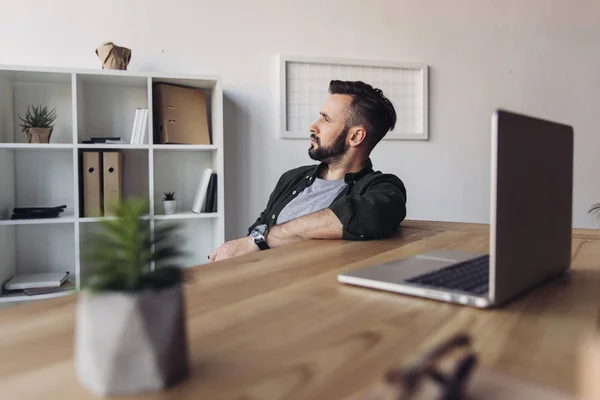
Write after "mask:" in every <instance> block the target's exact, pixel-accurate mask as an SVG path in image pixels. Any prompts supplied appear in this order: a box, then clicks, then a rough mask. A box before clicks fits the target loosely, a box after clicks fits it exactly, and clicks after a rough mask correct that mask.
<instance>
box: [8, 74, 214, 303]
mask: <svg viewBox="0 0 600 400" xmlns="http://www.w3.org/2000/svg"><path fill="white" fill-rule="evenodd" d="M159 82H161V83H162V82H164V83H172V84H178V85H183V86H188V87H195V88H200V89H202V90H203V91H204V92H205V93H206V95H207V103H208V107H207V108H208V110H207V112H208V116H209V129H210V133H211V136H212V144H210V145H181V144H179V145H169V144H158V143H156V144H155V143H154V142H155V139H154V129H153V121H152V118H150V119H149V121H148V133H147V135H146V139H145V142H144V143H143V144H141V145H130V144H84V143H82V142H83V141H85V140H88V139H90V138H92V137H96V136H119V137H121V138H122V139H123V140H124V141H125V142H128V141H129V139H130V135H131V130H132V126H133V120H134V116H135V109H136V108H138V107H143V108H148V109H149V110H150V115H152V110H153V99H152V88H153V85H154V84H156V83H159ZM38 104H41V105H46V106H48V107H49V108H56V112H57V119H56V121H55V127H54V130H53V132H52V136H51V138H50V143H49V144H29V143H27V137H26V134H25V133H23V132H21V128H20V126H19V123H20V120H19V118H18V117H19V115H20V116H24V115H25V113H26V110H27V107H28V106H29V105H38ZM89 150H99V151H103V150H118V151H120V152H122V153H123V160H124V171H123V172H124V177H123V197H124V198H128V197H138V198H145V199H147V201H148V203H149V210H148V215H147V216H146V217H145V219H147V221H148V224H150V227H151V228H152V229H154V227H155V226H156V225H157V224H161V223H165V222H168V221H174V222H177V223H179V224H180V225H181V226H182V234H183V235H184V237H185V239H186V242H185V243H184V250H186V251H187V254H188V255H187V256H186V257H185V258H183V259H181V260H180V261H181V263H182V264H183V265H185V266H193V265H199V264H203V263H206V262H208V259H207V255H208V254H210V252H211V251H212V250H213V249H214V248H216V247H217V246H218V245H220V244H221V243H222V242H223V241H224V239H225V232H224V231H225V219H224V218H225V213H224V189H223V188H224V184H223V183H224V181H223V165H224V162H223V160H224V154H223V89H222V80H221V78H220V77H218V76H189V75H173V74H159V73H150V72H149V73H143V72H133V71H112V70H74V69H61V68H35V67H21V66H2V65H0V283H1V284H4V282H6V281H7V280H8V279H10V278H11V277H12V276H13V275H14V274H16V273H27V272H46V271H69V272H70V275H71V278H70V279H71V280H72V282H73V283H74V284H75V287H76V288H77V289H79V288H80V287H81V286H80V285H81V282H82V280H83V279H85V277H86V273H87V272H89V268H90V267H89V266H88V265H86V263H85V262H84V261H83V260H82V257H81V255H82V254H83V253H84V251H85V249H84V247H85V243H86V238H87V237H88V236H89V234H90V233H92V232H94V231H96V230H97V229H98V228H99V227H100V225H99V223H98V222H99V221H101V220H103V219H104V218H112V217H83V216H82V213H81V209H82V204H80V190H81V187H80V186H81V185H80V183H79V182H80V175H81V160H80V154H81V152H83V151H89ZM204 168H211V169H213V170H214V171H215V172H217V210H218V211H217V212H215V213H202V214H195V213H192V212H191V207H192V202H193V198H194V195H195V192H196V188H197V186H198V182H199V180H200V178H201V175H202V172H203V169H204ZM167 191H175V193H176V197H177V208H178V210H177V212H176V213H175V214H172V215H165V214H164V211H163V206H162V196H163V193H164V192H167ZM58 205H66V209H65V211H64V212H63V213H62V214H61V216H60V217H59V218H53V219H36V220H11V219H10V216H11V213H12V210H13V208H14V207H28V206H58ZM64 294H65V293H57V294H50V295H39V296H28V295H25V294H23V295H19V294H0V303H12V302H22V301H28V300H37V299H44V298H50V297H56V296H61V295H64Z"/></svg>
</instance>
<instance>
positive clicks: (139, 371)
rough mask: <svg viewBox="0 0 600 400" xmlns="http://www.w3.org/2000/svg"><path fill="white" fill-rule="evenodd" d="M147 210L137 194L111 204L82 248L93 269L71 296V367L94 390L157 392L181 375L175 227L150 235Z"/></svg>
mask: <svg viewBox="0 0 600 400" xmlns="http://www.w3.org/2000/svg"><path fill="white" fill-rule="evenodd" d="M146 211H147V204H146V202H145V201H140V200H136V199H128V200H127V201H124V202H122V203H120V204H119V205H117V206H116V208H115V212H116V218H115V219H110V220H103V221H101V222H100V223H101V227H102V229H101V230H100V231H99V232H97V233H96V234H94V235H92V236H90V237H89V239H88V244H87V246H86V249H87V251H86V252H85V253H84V257H85V259H87V260H88V261H89V262H90V267H92V269H91V272H90V275H89V277H88V279H86V281H84V282H83V283H82V290H81V291H80V293H79V296H78V303H77V314H76V332H75V364H76V371H77V377H78V379H79V381H80V382H81V383H82V385H83V386H84V387H86V388H87V389H89V390H91V391H92V392H94V393H95V394H98V395H121V394H132V393H137V392H143V391H153V390H162V389H164V388H166V387H169V386H171V385H173V384H175V383H177V382H178V381H180V380H181V379H183V377H184V376H186V375H187V372H188V354H187V337H186V327H185V319H184V316H185V310H184V308H185V306H184V300H183V295H182V284H183V280H184V275H183V271H182V269H181V268H180V267H179V266H178V265H177V264H176V263H175V262H174V261H173V260H174V258H175V257H178V256H180V255H182V254H183V252H182V251H181V250H180V248H179V246H181V244H180V243H181V237H179V235H178V233H177V230H178V225H176V224H172V223H169V224H165V223H164V222H163V223H161V224H157V225H156V226H155V228H154V232H153V235H152V234H151V229H150V225H149V223H148V221H146V220H144V219H143V218H142V217H143V216H144V215H145V213H146ZM152 263H154V268H152Z"/></svg>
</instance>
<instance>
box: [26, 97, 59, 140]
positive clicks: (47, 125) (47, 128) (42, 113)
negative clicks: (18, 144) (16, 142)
mask: <svg viewBox="0 0 600 400" xmlns="http://www.w3.org/2000/svg"><path fill="white" fill-rule="evenodd" d="M19 119H20V120H21V122H22V123H21V124H20V126H21V128H22V131H23V132H25V133H27V142H28V143H50V136H51V135H52V130H53V129H54V121H55V120H56V109H55V108H53V109H52V110H48V107H46V106H44V107H42V106H41V105H38V106H33V105H31V106H29V107H28V108H27V113H26V114H25V118H22V117H21V115H19Z"/></svg>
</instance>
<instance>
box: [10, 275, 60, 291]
mask: <svg viewBox="0 0 600 400" xmlns="http://www.w3.org/2000/svg"><path fill="white" fill-rule="evenodd" d="M68 277H69V272H41V273H34V274H19V275H15V276H14V277H13V278H12V279H11V280H9V281H8V282H6V283H5V284H4V289H6V290H22V289H32V288H50V287H57V286H60V285H62V284H63V283H64V282H65V281H66V280H67V278H68Z"/></svg>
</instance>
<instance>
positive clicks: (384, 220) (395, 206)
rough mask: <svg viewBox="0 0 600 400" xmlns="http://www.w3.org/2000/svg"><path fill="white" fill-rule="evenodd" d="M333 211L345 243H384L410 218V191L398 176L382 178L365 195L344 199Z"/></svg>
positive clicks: (337, 203)
mask: <svg viewBox="0 0 600 400" xmlns="http://www.w3.org/2000/svg"><path fill="white" fill-rule="evenodd" d="M394 178H395V179H394ZM329 208H330V209H331V211H333V213H334V214H335V215H336V216H337V217H338V218H339V220H340V222H341V223H342V225H343V237H342V238H343V239H345V240H371V239H384V238H388V237H390V236H392V235H393V234H394V232H396V231H397V230H398V227H399V226H400V223H401V222H402V221H403V220H404V218H405V217H406V189H405V188H404V184H403V183H402V181H401V180H400V179H398V178H397V177H395V176H387V177H381V179H378V180H375V181H374V182H373V183H371V184H370V185H369V186H368V187H366V188H365V190H364V191H362V193H359V194H356V195H351V196H344V197H342V198H340V199H338V200H336V201H335V202H333V203H332V204H331V206H330V207H329Z"/></svg>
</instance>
